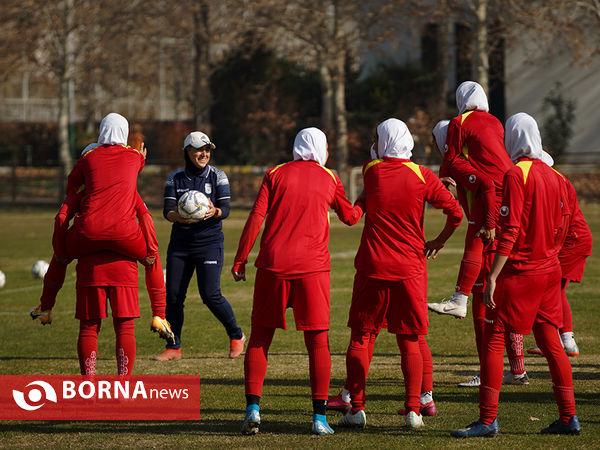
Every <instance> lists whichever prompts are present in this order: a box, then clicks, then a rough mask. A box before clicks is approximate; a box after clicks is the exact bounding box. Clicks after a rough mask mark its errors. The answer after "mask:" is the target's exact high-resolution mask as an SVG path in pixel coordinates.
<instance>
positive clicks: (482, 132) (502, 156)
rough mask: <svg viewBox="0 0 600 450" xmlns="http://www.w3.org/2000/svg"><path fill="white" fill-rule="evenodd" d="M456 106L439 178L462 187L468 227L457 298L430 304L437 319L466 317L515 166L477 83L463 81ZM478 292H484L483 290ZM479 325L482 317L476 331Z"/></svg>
mask: <svg viewBox="0 0 600 450" xmlns="http://www.w3.org/2000/svg"><path fill="white" fill-rule="evenodd" d="M456 105H457V107H458V111H459V115H458V116H457V117H455V118H453V119H452V120H451V121H450V124H449V125H448V136H447V139H446V143H445V146H444V150H445V151H444V155H443V161H442V166H441V168H440V177H448V176H449V177H452V178H453V179H454V180H455V181H456V182H457V184H458V186H459V187H460V189H457V192H458V193H459V201H460V202H461V205H462V207H463V209H464V210H465V214H466V215H467V218H468V219H469V226H468V229H467V236H466V239H465V251H464V255H463V259H462V261H461V265H460V271H459V274H458V279H457V282H456V289H455V293H454V295H453V296H452V297H451V298H450V299H449V300H446V301H443V302H441V303H429V304H428V307H429V309H430V310H431V311H434V312H436V313H438V314H448V315H451V316H454V317H458V318H464V317H465V316H466V315H467V299H468V296H469V294H470V293H471V290H472V289H473V285H474V284H475V283H476V280H477V279H478V277H479V274H480V272H481V269H482V262H483V259H484V254H485V253H489V252H491V251H493V241H494V236H495V233H496V220H497V214H498V207H499V204H500V201H501V199H502V189H501V188H502V177H503V175H504V173H505V172H506V171H507V170H508V169H510V167H511V166H512V164H511V162H510V159H509V158H508V156H507V155H506V151H505V150H504V145H503V136H504V130H503V128H502V124H501V123H500V122H499V121H498V119H496V118H495V117H494V116H492V115H491V114H489V113H488V109H489V108H488V101H487V97H486V95H485V92H484V91H483V88H482V87H481V86H480V85H479V84H477V83H475V82H473V81H465V82H464V83H462V84H461V85H460V86H459V87H458V89H457V90H456ZM461 190H462V195H461ZM475 292H477V294H480V293H481V292H483V289H482V287H481V286H479V287H478V289H477V290H474V293H475ZM474 297H475V295H474ZM480 300H481V295H477V299H475V298H474V302H475V301H477V302H480ZM478 308H480V309H481V307H480V306H478ZM480 322H481V320H480V319H479V318H478V319H477V322H476V327H477V328H479V327H480V324H479V323H480ZM476 334H479V335H480V334H481V332H480V331H478V332H477V333H476Z"/></svg>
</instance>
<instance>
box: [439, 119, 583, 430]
mask: <svg viewBox="0 0 600 450" xmlns="http://www.w3.org/2000/svg"><path fill="white" fill-rule="evenodd" d="M506 149H507V151H508V153H509V155H510V157H511V159H512V160H513V161H515V162H516V165H515V166H514V167H513V168H512V169H511V170H509V171H508V172H507V173H506V175H505V177H504V199H503V202H502V207H501V208H500V216H501V217H500V229H501V233H500V236H499V239H498V246H497V254H496V257H495V258H494V262H493V264H492V268H491V270H490V274H489V276H488V284H487V287H486V291H485V293H484V301H485V304H486V307H487V308H488V310H487V312H486V319H487V320H488V321H489V322H488V323H490V326H487V327H486V328H485V335H484V348H485V350H486V351H485V352H484V353H483V355H482V359H481V386H480V388H479V411H480V413H479V420H477V421H476V422H473V423H472V424H470V425H468V426H467V427H465V428H461V429H459V430H454V431H453V432H452V433H451V434H452V436H455V437H476V436H495V435H497V434H498V431H499V426H498V419H497V411H498V399H499V393H500V386H501V384H502V367H503V362H502V359H503V352H504V334H505V333H517V334H529V333H530V332H531V330H532V329H533V332H534V335H535V340H536V342H537V344H538V346H539V347H540V348H541V349H542V351H543V353H544V356H545V357H546V359H547V361H548V366H549V368H550V375H551V377H552V383H553V390H554V396H555V399H556V402H557V404H558V410H559V415H560V418H559V420H557V421H555V422H553V423H552V424H551V425H550V426H548V427H547V428H544V429H543V430H542V433H550V434H579V433H580V432H581V426H580V425H579V420H578V418H577V415H576V411H575V397H574V393H573V376H572V371H571V364H570V362H569V358H568V357H567V355H566V354H565V352H564V350H563V348H562V345H561V343H560V338H559V336H558V328H559V327H560V326H561V325H562V302H561V298H560V278H561V270H560V264H559V261H558V252H559V249H560V247H561V246H562V244H563V242H564V239H565V236H566V233H567V229H568V226H569V221H570V216H571V211H570V209H569V200H568V193H567V189H566V185H565V183H564V180H563V177H562V175H560V174H558V173H557V172H556V171H554V170H552V169H551V168H550V167H549V166H548V165H546V164H544V163H543V162H542V161H541V160H540V158H541V156H542V140H541V137H540V133H539V129H538V127H537V123H536V122H535V120H534V119H533V118H532V117H531V116H529V115H527V114H525V113H519V114H516V115H514V116H512V117H510V118H509V119H508V120H507V122H506Z"/></svg>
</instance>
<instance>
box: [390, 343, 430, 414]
mask: <svg viewBox="0 0 600 450" xmlns="http://www.w3.org/2000/svg"><path fill="white" fill-rule="evenodd" d="M396 342H397V343H398V348H399V349H400V355H402V359H401V363H400V365H401V367H402V374H403V375H404V408H405V409H406V411H407V412H408V411H414V412H416V413H417V414H419V407H420V405H421V401H420V400H421V384H422V382H423V357H422V356H421V349H420V347H419V336H418V335H416V334H397V335H396Z"/></svg>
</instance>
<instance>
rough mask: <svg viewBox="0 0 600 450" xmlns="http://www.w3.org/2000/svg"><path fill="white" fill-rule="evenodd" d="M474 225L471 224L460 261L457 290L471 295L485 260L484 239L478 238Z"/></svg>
mask: <svg viewBox="0 0 600 450" xmlns="http://www.w3.org/2000/svg"><path fill="white" fill-rule="evenodd" d="M477 231H479V229H477V230H475V226H474V225H472V224H471V225H469V227H468V228H467V235H466V237H465V252H464V253H463V257H462V261H461V262H460V270H459V272H458V279H457V281H456V292H462V293H463V294H465V295H469V294H470V292H471V289H473V285H474V284H475V281H477V278H478V277H479V272H480V271H481V264H482V260H483V241H482V240H481V238H476V237H475V233H476V232H477Z"/></svg>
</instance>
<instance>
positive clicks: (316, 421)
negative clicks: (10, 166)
mask: <svg viewBox="0 0 600 450" xmlns="http://www.w3.org/2000/svg"><path fill="white" fill-rule="evenodd" d="M310 431H311V432H312V434H318V435H319V436H323V435H325V434H335V431H333V429H332V428H331V427H330V426H329V424H328V423H327V417H325V416H324V415H323V414H314V415H313V420H312V426H311V428H310Z"/></svg>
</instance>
